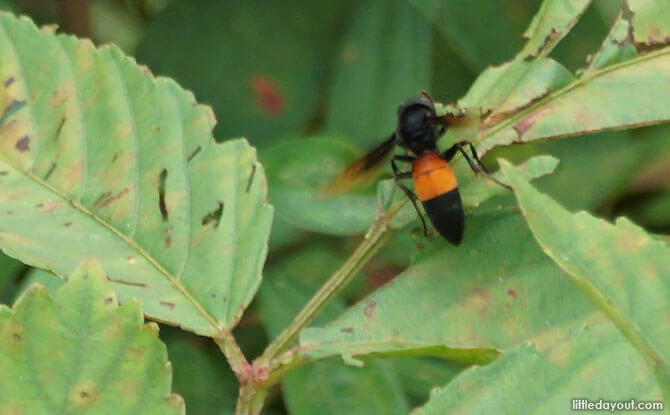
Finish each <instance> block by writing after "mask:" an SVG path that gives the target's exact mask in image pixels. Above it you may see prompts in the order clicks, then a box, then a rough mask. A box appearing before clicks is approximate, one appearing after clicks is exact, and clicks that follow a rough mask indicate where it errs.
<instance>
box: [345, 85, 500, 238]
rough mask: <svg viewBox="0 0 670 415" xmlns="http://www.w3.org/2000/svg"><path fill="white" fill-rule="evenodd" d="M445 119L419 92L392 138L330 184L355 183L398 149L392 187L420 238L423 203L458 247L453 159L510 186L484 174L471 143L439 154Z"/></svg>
mask: <svg viewBox="0 0 670 415" xmlns="http://www.w3.org/2000/svg"><path fill="white" fill-rule="evenodd" d="M449 119H450V118H449V117H446V116H443V117H438V116H437V115H436V112H435V105H434V103H433V99H432V97H431V96H430V95H429V94H428V93H427V92H425V91H422V92H421V94H420V95H419V96H418V97H416V98H414V99H411V100H409V101H407V102H406V103H405V104H403V105H401V106H400V107H399V108H398V124H397V127H396V129H395V131H394V132H393V134H391V136H390V137H389V138H388V139H386V141H384V142H382V143H381V144H379V145H378V146H377V147H375V148H373V149H372V150H370V151H369V152H368V153H366V154H365V155H364V156H362V157H361V158H359V159H358V160H356V161H355V162H354V163H352V164H351V165H350V166H349V167H347V168H346V169H345V170H344V172H342V174H340V176H339V177H338V179H336V181H335V182H334V183H341V182H343V181H347V180H350V179H353V178H355V177H357V176H360V175H362V174H363V173H365V172H367V171H370V170H372V169H373V168H375V167H377V166H379V165H380V164H381V163H382V162H383V161H384V160H386V159H387V158H388V156H389V155H390V154H391V152H392V151H393V150H394V149H395V148H396V146H400V147H402V148H403V149H404V150H405V154H404V155H399V154H396V155H394V156H393V157H392V158H391V168H392V169H393V175H394V178H395V181H396V184H397V185H398V187H399V188H400V189H402V191H403V192H404V193H405V195H407V197H408V198H409V200H410V201H411V202H412V204H413V205H414V208H415V209H416V211H417V213H418V215H419V218H420V219H421V224H422V225H423V231H424V234H425V235H428V228H427V226H426V220H425V219H424V216H423V214H422V213H421V210H420V209H419V206H418V205H417V202H421V204H422V205H423V208H424V210H425V212H426V213H427V214H428V218H429V219H430V221H431V222H432V224H433V226H434V227H435V229H436V230H437V232H438V233H439V234H440V235H442V236H443V237H444V238H445V239H446V240H447V241H449V242H450V243H452V244H454V245H456V246H458V245H460V243H461V241H462V239H463V230H464V228H465V214H464V212H463V202H462V201H461V195H460V193H459V191H458V181H457V180H456V176H455V175H454V172H453V171H452V170H451V168H450V167H449V162H450V161H451V160H452V159H453V158H454V156H455V155H456V154H458V153H460V154H461V155H462V156H463V157H464V158H465V160H466V161H467V162H468V165H469V166H470V168H471V169H472V171H474V172H475V173H476V174H482V175H484V176H486V177H488V178H489V179H490V180H492V181H494V182H495V183H497V184H499V185H501V186H503V187H505V188H507V189H510V190H511V188H510V187H509V186H507V185H506V184H504V183H501V182H500V181H498V180H497V179H496V178H495V177H493V176H490V175H489V174H488V173H487V172H486V170H485V169H484V166H483V165H482V162H481V160H480V159H479V156H478V155H477V151H476V149H475V147H474V145H472V143H471V142H469V141H459V142H456V143H455V144H453V145H452V146H451V147H449V148H448V149H447V150H446V151H444V152H440V150H439V149H438V147H437V140H438V139H439V138H440V137H441V136H442V134H444V133H445V131H446V130H447V128H448V126H449V123H450V121H449ZM468 151H469V154H468ZM400 163H405V165H407V164H411V166H412V168H411V170H409V171H403V170H402V169H401V168H400V166H399V164H400ZM404 179H412V180H413V181H414V190H415V191H416V193H415V192H414V191H412V190H410V189H409V188H408V187H407V186H405V185H404V184H403V183H402V182H401V180H404ZM336 187H339V186H336Z"/></svg>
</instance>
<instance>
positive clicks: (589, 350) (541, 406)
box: [416, 325, 664, 415]
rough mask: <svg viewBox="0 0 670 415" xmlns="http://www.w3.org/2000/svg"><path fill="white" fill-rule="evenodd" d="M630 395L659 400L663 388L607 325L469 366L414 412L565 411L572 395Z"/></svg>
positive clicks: (618, 397)
mask: <svg viewBox="0 0 670 415" xmlns="http://www.w3.org/2000/svg"><path fill="white" fill-rule="evenodd" d="M613 362H616V364H613ZM631 398H634V399H635V400H636V401H637V402H641V401H656V402H659V401H661V392H660V390H659V389H658V386H657V385H655V383H654V378H653V375H651V374H650V373H649V371H648V370H647V368H646V367H645V365H644V361H643V360H642V359H641V358H640V356H639V355H637V353H636V352H635V349H633V348H632V347H630V345H629V344H628V343H627V342H626V341H625V339H624V338H623V337H622V336H621V335H620V334H619V333H617V331H616V330H615V329H614V328H613V327H612V326H611V325H604V326H602V327H595V328H592V327H586V328H585V329H578V330H575V331H574V332H572V333H570V334H569V335H568V336H567V337H564V338H562V339H559V340H558V341H556V342H553V343H549V344H545V345H540V346H539V347H538V348H536V347H534V346H529V345H522V346H519V347H517V348H516V349H514V350H512V351H510V352H509V353H506V354H505V356H502V357H500V358H499V359H498V360H496V361H495V362H493V363H491V364H489V365H487V366H484V367H473V368H471V369H468V370H466V371H464V372H463V373H462V374H461V375H460V376H458V377H457V378H456V379H455V380H454V381H452V382H451V383H450V384H449V385H447V386H445V387H444V388H441V389H438V390H436V391H435V392H434V393H433V394H432V396H431V398H430V400H429V401H428V402H427V403H426V405H425V406H424V407H422V408H421V409H419V410H417V411H416V415H432V414H435V415H437V414H440V415H441V414H446V413H449V414H451V413H458V414H463V415H465V414H486V413H496V414H501V415H504V414H509V415H516V414H538V415H539V414H547V415H553V414H567V413H572V411H571V409H573V408H574V407H573V400H574V399H588V400H590V401H597V400H598V399H602V400H604V401H610V402H612V401H615V402H622V401H623V402H626V403H630V399H631ZM607 409H608V410H609V408H607ZM573 411H574V412H577V411H576V410H574V409H573ZM645 413H647V412H645ZM649 413H655V414H660V413H664V412H663V411H650V412H649Z"/></svg>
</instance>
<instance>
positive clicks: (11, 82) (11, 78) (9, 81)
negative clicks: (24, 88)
mask: <svg viewBox="0 0 670 415" xmlns="http://www.w3.org/2000/svg"><path fill="white" fill-rule="evenodd" d="M14 81H16V79H15V78H14V77H13V76H10V77H9V78H7V80H6V81H5V88H8V87H9V86H10V85H11V84H13V83H14Z"/></svg>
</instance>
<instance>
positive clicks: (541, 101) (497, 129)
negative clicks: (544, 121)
mask: <svg viewBox="0 0 670 415" xmlns="http://www.w3.org/2000/svg"><path fill="white" fill-rule="evenodd" d="M666 54H670V47H666V48H663V49H661V50H658V51H655V52H650V53H648V54H646V55H642V56H639V57H637V58H633V59H629V60H627V61H624V62H620V63H616V64H613V65H610V66H607V67H605V68H603V69H601V70H599V71H594V72H592V73H589V74H588V75H584V76H582V77H580V78H577V79H576V80H575V81H574V82H572V83H571V84H570V85H567V86H565V87H563V88H562V89H559V90H558V91H555V92H553V93H551V94H549V95H547V96H546V97H544V98H541V99H539V100H537V101H536V102H535V103H533V104H532V105H529V106H528V107H526V108H524V109H523V110H522V111H519V112H517V113H516V114H514V115H513V116H512V117H510V118H508V119H506V120H505V121H503V122H501V123H500V124H498V125H496V126H495V127H493V128H491V129H490V130H488V131H486V132H485V133H484V134H483V135H481V136H479V137H478V139H477V140H476V141H477V142H478V143H483V142H484V141H485V140H486V139H487V138H489V137H491V136H493V135H495V134H497V133H499V132H500V131H502V130H505V129H507V128H509V127H510V126H511V125H512V124H514V123H516V122H517V121H518V120H519V119H521V118H523V117H525V116H526V115H528V114H529V113H531V112H533V111H534V110H536V109H537V108H539V107H541V106H543V105H545V104H547V103H549V102H551V101H552V100H554V99H556V98H559V97H561V96H563V95H565V94H567V93H568V92H570V91H572V90H573V89H575V88H578V87H580V86H582V85H584V84H586V83H587V82H590V81H592V80H594V79H596V78H598V77H600V76H603V75H605V74H608V73H610V72H614V71H616V70H618V69H621V68H625V67H627V66H630V65H635V64H638V63H641V62H644V61H646V60H649V59H654V58H657V57H660V56H663V55H666ZM578 134H581V133H580V132H574V133H569V134H565V135H564V136H569V135H578ZM494 146H495V144H494ZM492 147H493V146H492ZM488 150H489V148H484V149H483V151H484V152H486V151H488Z"/></svg>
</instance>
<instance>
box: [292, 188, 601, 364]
mask: <svg viewBox="0 0 670 415" xmlns="http://www.w3.org/2000/svg"><path fill="white" fill-rule="evenodd" d="M499 204H500V201H499V200H492V201H490V202H489V203H487V204H486V205H484V206H482V207H481V208H480V209H482V210H485V209H487V208H488V209H489V210H493V211H494V212H495V213H489V214H479V215H473V216H472V217H469V218H468V222H467V223H466V231H465V236H464V239H463V243H462V245H461V246H460V247H458V248H456V247H453V246H451V245H448V244H447V243H446V242H445V241H444V240H442V239H438V238H431V239H429V240H427V241H425V247H424V248H423V250H422V251H421V252H420V254H419V255H418V257H417V259H416V261H415V262H414V264H413V265H411V266H410V267H409V268H407V270H406V271H405V272H404V273H402V274H401V275H399V276H398V277H397V278H395V279H394V280H393V281H392V282H390V283H389V284H387V285H385V286H383V287H382V288H380V289H379V290H377V291H376V292H374V293H373V294H372V295H370V296H369V297H368V298H366V299H364V300H362V301H361V302H360V303H358V304H356V305H354V306H353V307H351V308H350V309H348V310H347V311H346V312H345V313H343V314H342V315H341V316H340V317H339V318H338V319H337V320H335V321H333V322H331V323H329V324H328V325H326V326H324V327H322V328H308V329H305V330H303V331H302V332H301V336H300V344H301V346H302V348H303V350H304V355H305V356H307V357H311V358H321V357H324V356H332V355H338V354H339V355H342V356H365V355H369V354H375V355H379V354H382V355H402V354H414V355H437V356H441V357H447V358H451V359H454V360H461V361H467V362H488V361H490V360H491V359H492V358H494V357H495V356H496V355H497V350H507V349H510V348H512V347H514V346H515V345H517V344H519V343H521V342H524V341H527V340H528V339H540V338H545V337H548V338H552V337H554V336H561V335H565V334H566V333H567V332H569V331H570V330H571V329H572V328H574V327H579V326H580V325H582V324H584V322H585V321H606V318H605V316H604V315H603V314H602V313H600V312H597V311H596V310H595V308H594V307H593V305H592V304H590V302H589V301H588V300H587V299H586V298H585V297H584V296H582V295H581V294H580V291H579V290H578V289H577V287H575V286H574V284H571V283H570V281H569V280H568V279H567V278H565V276H564V275H563V273H562V272H561V270H560V269H559V268H558V267H557V266H556V265H555V264H554V263H553V262H552V261H551V260H549V258H547V257H546V256H545V255H544V254H543V253H542V251H541V250H540V249H539V247H538V246H537V243H536V242H535V241H534V240H533V238H532V235H531V233H530V231H529V230H528V228H527V226H526V225H525V223H524V221H523V218H522V217H521V216H520V215H519V214H514V213H508V212H505V211H497V209H496V207H497V206H498V205H499Z"/></svg>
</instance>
